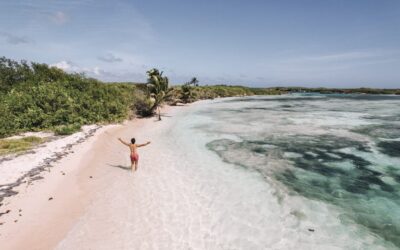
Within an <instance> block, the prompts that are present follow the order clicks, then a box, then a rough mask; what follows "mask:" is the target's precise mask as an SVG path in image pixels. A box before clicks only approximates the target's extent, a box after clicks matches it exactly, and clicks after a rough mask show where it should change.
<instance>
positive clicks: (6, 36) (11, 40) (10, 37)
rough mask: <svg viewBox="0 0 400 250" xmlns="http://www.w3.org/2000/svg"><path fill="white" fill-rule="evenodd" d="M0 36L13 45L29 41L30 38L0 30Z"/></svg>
mask: <svg viewBox="0 0 400 250" xmlns="http://www.w3.org/2000/svg"><path fill="white" fill-rule="evenodd" d="M0 37H4V40H5V41H6V42H7V43H9V44H13V45H18V44H24V43H29V42H30V40H29V39H28V38H27V37H26V36H17V35H13V34H11V33H8V32H0Z"/></svg>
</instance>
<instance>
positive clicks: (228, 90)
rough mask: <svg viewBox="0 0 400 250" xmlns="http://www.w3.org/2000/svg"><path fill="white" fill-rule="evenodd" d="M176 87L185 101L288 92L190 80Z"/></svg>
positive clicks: (181, 98)
mask: <svg viewBox="0 0 400 250" xmlns="http://www.w3.org/2000/svg"><path fill="white" fill-rule="evenodd" d="M175 88H176V89H177V92H178V93H181V94H180V95H178V96H180V100H182V102H183V103H187V102H194V101H197V100H202V99H214V98H218V97H232V96H250V95H280V94H283V93H286V92H284V91H281V90H277V89H276V88H249V87H244V86H229V85H210V86H193V84H191V83H190V82H189V83H186V84H184V85H182V86H178V87H175Z"/></svg>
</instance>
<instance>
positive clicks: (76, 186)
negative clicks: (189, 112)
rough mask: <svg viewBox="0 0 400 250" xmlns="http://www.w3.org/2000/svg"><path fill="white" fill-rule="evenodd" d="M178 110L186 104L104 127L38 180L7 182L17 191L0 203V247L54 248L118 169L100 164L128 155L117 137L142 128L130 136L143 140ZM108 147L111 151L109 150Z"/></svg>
mask: <svg viewBox="0 0 400 250" xmlns="http://www.w3.org/2000/svg"><path fill="white" fill-rule="evenodd" d="M187 107H188V106H187ZM182 108H185V107H171V106H167V105H166V106H164V107H163V109H162V113H164V115H165V113H168V117H164V119H163V121H162V122H157V123H155V120H156V117H150V118H140V119H133V120H131V121H127V122H124V123H123V124H118V125H110V126H104V127H102V128H100V129H98V130H96V131H95V132H94V134H93V136H90V137H87V138H86V139H85V140H84V141H83V142H81V143H78V144H77V145H74V146H70V148H71V149H70V150H71V152H69V153H68V154H65V155H61V156H60V157H58V158H57V159H55V160H56V161H55V162H52V163H51V164H52V165H53V166H52V167H51V168H49V171H43V169H41V171H39V174H38V175H36V177H39V178H37V179H35V180H34V181H33V182H30V181H26V180H25V181H23V180H21V181H20V183H18V185H14V186H13V185H12V184H11V186H12V190H13V192H17V193H14V195H12V196H11V197H5V199H3V201H2V202H1V203H2V205H1V206H0V214H2V216H0V245H1V246H2V249H28V248H29V249H53V248H55V247H56V246H57V245H58V243H59V242H60V241H61V240H62V239H63V238H64V237H65V235H66V234H67V233H68V231H69V230H70V229H71V228H72V227H73V225H74V224H75V223H76V222H77V220H78V218H79V217H80V216H82V215H83V214H84V211H85V208H86V207H87V206H88V205H89V204H90V203H91V202H93V201H94V200H95V199H98V197H96V196H97V194H99V193H102V191H104V190H106V189H107V186H109V185H110V183H112V180H113V178H112V175H113V174H114V175H115V174H120V173H119V172H120V170H121V169H119V168H113V171H112V172H113V173H112V174H111V175H110V173H109V172H110V169H111V168H109V167H108V168H104V167H102V166H104V165H105V163H106V164H107V162H109V161H118V160H122V162H124V160H126V159H124V158H125V157H127V156H126V155H128V153H127V152H126V149H125V148H124V147H122V146H120V143H119V142H118V141H117V138H118V137H123V138H124V137H126V138H128V137H129V138H130V137H131V136H132V132H131V131H132V130H133V131H136V130H139V131H144V130H146V131H147V133H144V134H142V133H141V132H140V135H139V133H138V132H134V134H135V136H136V138H137V139H138V140H139V142H140V141H144V140H147V139H146V138H145V137H151V135H150V133H151V131H152V129H155V128H154V127H163V126H164V125H165V124H166V122H165V121H164V120H167V119H174V118H169V116H170V113H176V112H179V109H182ZM155 124H157V125H155ZM142 138H143V139H142ZM114 140H115V141H114ZM110 144H111V145H110ZM107 146H108V147H112V148H116V151H115V152H111V154H110V152H107V148H106V147H107ZM112 153H114V154H112ZM121 158H122V159H121ZM125 165H126V164H125ZM106 166H107V165H106ZM117 166H118V165H117ZM119 167H121V166H119ZM139 168H140V166H139ZM35 169H36V168H34V169H33V171H36V170H35ZM115 172H116V173H115ZM125 174H126V173H125ZM129 174H131V173H129ZM24 177H25V176H24ZM114 177H115V176H114ZM33 178H35V177H33ZM32 235H34V237H32Z"/></svg>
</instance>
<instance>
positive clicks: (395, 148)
mask: <svg viewBox="0 0 400 250" xmlns="http://www.w3.org/2000/svg"><path fill="white" fill-rule="evenodd" d="M378 147H379V148H380V151H381V152H382V153H384V154H387V155H389V156H392V157H400V141H381V142H379V143H378Z"/></svg>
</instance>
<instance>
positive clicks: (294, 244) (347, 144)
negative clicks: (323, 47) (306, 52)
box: [168, 94, 400, 249]
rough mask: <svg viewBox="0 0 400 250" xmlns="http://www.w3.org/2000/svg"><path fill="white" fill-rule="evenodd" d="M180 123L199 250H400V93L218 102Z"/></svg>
mask: <svg viewBox="0 0 400 250" xmlns="http://www.w3.org/2000/svg"><path fill="white" fill-rule="evenodd" d="M178 121H179V122H177V123H176V124H175V125H174V126H173V129H171V131H169V133H168V136H169V138H175V141H174V142H173V143H175V144H176V146H175V148H177V150H178V151H180V152H185V151H186V152H188V153H187V154H186V155H182V156H181V159H182V162H180V163H178V164H177V165H175V168H176V171H179V172H180V173H182V174H183V173H185V175H186V176H188V178H190V179H189V181H188V183H187V184H186V185H190V186H191V188H193V189H194V190H198V191H197V192H196V191H193V192H194V194H195V195H193V196H196V197H197V198H194V197H193V202H194V203H195V204H196V206H199V207H201V209H199V210H201V211H200V212H199V214H198V215H196V216H197V217H199V222H198V223H197V224H199V227H200V228H204V229H203V231H204V232H203V231H202V230H201V229H198V230H194V231H199V232H203V233H200V234H199V235H198V237H199V238H200V239H202V240H201V241H202V242H203V243H202V244H205V245H201V247H200V248H202V247H207V239H208V243H209V245H208V246H212V247H211V248H220V249H265V248H272V249H293V248H296V249H398V248H400V96H383V95H341V94H331V95H321V94H290V95H281V96H259V97H241V98H227V99H217V100H213V101H203V102H200V103H199V104H194V105H193V106H192V107H190V109H189V111H188V112H187V113H186V114H185V116H183V117H181V118H179V119H178ZM182 192H184V191H182ZM199 197H203V198H202V199H200V198H199ZM186 198H187V199H191V197H186ZM196 202H197V203H196ZM204 237H206V238H205V239H206V240H205V242H206V243H204ZM218 246H219V247H218Z"/></svg>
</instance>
